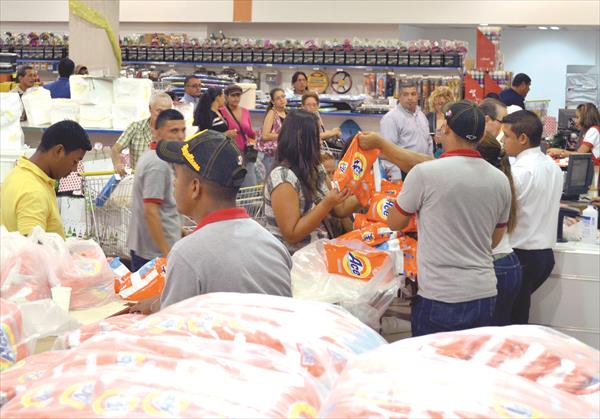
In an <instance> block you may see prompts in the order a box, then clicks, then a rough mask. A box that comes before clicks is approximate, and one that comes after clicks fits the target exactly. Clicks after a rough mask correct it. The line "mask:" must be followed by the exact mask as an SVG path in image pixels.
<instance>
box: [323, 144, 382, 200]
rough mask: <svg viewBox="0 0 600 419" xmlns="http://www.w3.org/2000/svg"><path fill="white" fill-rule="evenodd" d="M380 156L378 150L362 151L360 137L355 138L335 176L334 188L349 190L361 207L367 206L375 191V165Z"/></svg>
mask: <svg viewBox="0 0 600 419" xmlns="http://www.w3.org/2000/svg"><path fill="white" fill-rule="evenodd" d="M378 155H379V150H378V149H373V150H363V149H361V148H360V147H359V145H358V135H357V136H355V137H354V138H353V139H352V143H351V144H350V147H348V150H347V151H346V154H344V157H342V160H340V163H339V164H338V168H337V169H336V171H335V173H334V174H333V184H334V186H335V187H337V188H338V189H339V190H343V189H344V188H346V187H347V188H349V189H350V191H352V193H353V194H354V195H356V197H357V198H358V200H359V201H360V203H361V205H363V206H366V205H367V204H368V202H369V197H370V195H371V192H372V189H373V170H372V168H373V163H374V162H375V159H377V156H378Z"/></svg>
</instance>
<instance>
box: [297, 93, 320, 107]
mask: <svg viewBox="0 0 600 419" xmlns="http://www.w3.org/2000/svg"><path fill="white" fill-rule="evenodd" d="M311 97H312V98H313V99H314V100H316V101H317V104H319V95H318V93H317V92H313V91H310V90H309V91H308V92H306V93H304V94H302V102H301V103H302V104H303V105H304V102H306V99H308V98H311Z"/></svg>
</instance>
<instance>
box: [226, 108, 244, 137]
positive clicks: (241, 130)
mask: <svg viewBox="0 0 600 419" xmlns="http://www.w3.org/2000/svg"><path fill="white" fill-rule="evenodd" d="M225 107H226V108H227V112H229V115H231V117H232V118H233V120H234V121H235V123H236V124H237V125H238V127H240V133H241V134H242V137H244V142H245V143H246V144H248V138H246V133H245V132H244V128H242V124H240V121H238V120H237V118H236V117H235V114H234V113H233V111H232V110H231V108H230V107H229V105H225ZM242 114H243V111H242Z"/></svg>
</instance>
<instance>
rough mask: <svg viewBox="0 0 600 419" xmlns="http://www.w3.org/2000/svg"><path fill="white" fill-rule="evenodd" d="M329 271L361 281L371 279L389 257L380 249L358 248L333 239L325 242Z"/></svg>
mask: <svg viewBox="0 0 600 419" xmlns="http://www.w3.org/2000/svg"><path fill="white" fill-rule="evenodd" d="M324 249H325V260H326V265H327V272H329V273H332V274H338V275H344V276H347V277H349V278H352V279H358V280H360V281H369V280H371V278H373V276H374V274H375V273H376V272H377V270H378V269H379V268H380V267H381V266H382V265H383V264H384V263H385V261H386V260H387V258H388V257H389V255H388V253H387V252H383V251H379V250H370V249H364V250H356V249H353V248H352V247H350V246H349V245H346V243H344V242H339V241H337V240H332V241H330V242H327V243H325V244H324Z"/></svg>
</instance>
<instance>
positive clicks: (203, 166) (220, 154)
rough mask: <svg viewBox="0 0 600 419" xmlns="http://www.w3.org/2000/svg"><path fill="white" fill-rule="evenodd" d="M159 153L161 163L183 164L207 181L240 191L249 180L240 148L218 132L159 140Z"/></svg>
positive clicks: (205, 131)
mask: <svg viewBox="0 0 600 419" xmlns="http://www.w3.org/2000/svg"><path fill="white" fill-rule="evenodd" d="M156 153H157V154H158V157H160V158H161V159H162V160H164V161H166V162H168V163H174V164H183V165H185V166H187V167H188V168H190V169H191V170H193V171H194V172H196V173H198V174H200V176H202V177H203V178H204V179H206V180H208V181H211V182H215V183H217V184H219V185H221V186H223V187H226V188H239V187H240V186H241V185H242V183H243V182H244V178H245V177H246V168H245V167H244V158H243V157H242V153H241V152H240V149H239V148H238V147H237V145H236V144H235V143H234V142H233V141H232V140H230V139H229V138H227V137H226V136H225V135H224V134H222V133H220V132H217V131H213V130H204V131H200V132H199V133H197V134H196V135H194V136H193V137H191V138H190V139H188V140H185V141H183V142H180V141H160V142H159V143H158V145H157V147H156Z"/></svg>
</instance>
